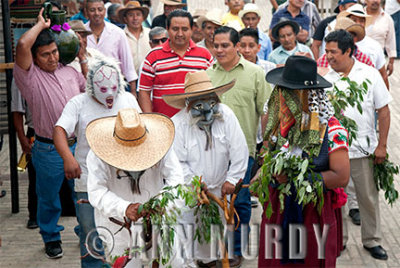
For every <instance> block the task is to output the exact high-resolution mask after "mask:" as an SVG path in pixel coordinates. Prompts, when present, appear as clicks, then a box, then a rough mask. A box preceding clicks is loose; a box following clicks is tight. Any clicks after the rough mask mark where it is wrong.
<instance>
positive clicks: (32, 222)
mask: <svg viewBox="0 0 400 268" xmlns="http://www.w3.org/2000/svg"><path fill="white" fill-rule="evenodd" d="M38 227H39V226H38V225H37V222H36V221H35V220H31V219H29V220H28V223H27V224H26V228H28V229H36V228H38Z"/></svg>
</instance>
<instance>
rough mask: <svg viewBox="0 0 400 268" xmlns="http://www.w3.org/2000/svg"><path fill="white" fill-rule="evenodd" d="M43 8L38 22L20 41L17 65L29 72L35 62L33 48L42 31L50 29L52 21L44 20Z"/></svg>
mask: <svg viewBox="0 0 400 268" xmlns="http://www.w3.org/2000/svg"><path fill="white" fill-rule="evenodd" d="M42 14H43V8H42V9H41V10H40V12H39V16H38V21H37V23H36V24H35V26H33V27H32V28H31V29H30V30H29V31H27V32H26V33H24V34H23V35H22V36H21V38H20V39H19V41H18V44H17V51H16V59H15V62H16V64H17V65H18V66H19V67H21V68H22V69H24V70H28V69H29V67H30V66H31V64H32V61H33V55H32V52H31V48H32V46H33V44H34V43H35V41H36V38H37V37H38V35H39V34H40V32H41V31H43V30H44V29H47V28H49V27H50V20H49V19H48V20H46V21H45V20H44V18H43V16H42Z"/></svg>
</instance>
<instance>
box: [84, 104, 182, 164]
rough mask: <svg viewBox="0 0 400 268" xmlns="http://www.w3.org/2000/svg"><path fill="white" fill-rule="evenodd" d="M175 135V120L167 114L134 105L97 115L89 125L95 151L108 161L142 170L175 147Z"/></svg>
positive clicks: (87, 133)
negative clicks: (143, 110)
mask: <svg viewBox="0 0 400 268" xmlns="http://www.w3.org/2000/svg"><path fill="white" fill-rule="evenodd" d="M174 135H175V127H174V123H173V122H172V120H171V119H170V118H168V117H167V116H165V115H162V114H157V113H142V114H139V113H138V111H137V110H136V109H133V108H127V109H122V110H120V111H119V112H118V115H117V116H111V117H105V118H99V119H96V120H94V121H92V122H90V123H89V125H88V126H87V128H86V138H87V141H88V143H89V146H90V148H91V149H92V151H93V152H94V153H95V154H96V155H97V156H98V157H99V158H100V159H101V160H103V161H104V162H106V163H107V164H109V165H111V166H113V167H115V168H118V169H122V170H126V171H141V170H145V169H148V168H150V167H152V166H154V165H155V164H157V163H158V162H159V161H160V160H161V159H162V158H163V157H164V155H165V154H166V153H167V152H168V150H169V148H170V147H171V145H172V142H173V140H174Z"/></svg>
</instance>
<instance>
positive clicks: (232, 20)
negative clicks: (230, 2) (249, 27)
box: [222, 12, 244, 31]
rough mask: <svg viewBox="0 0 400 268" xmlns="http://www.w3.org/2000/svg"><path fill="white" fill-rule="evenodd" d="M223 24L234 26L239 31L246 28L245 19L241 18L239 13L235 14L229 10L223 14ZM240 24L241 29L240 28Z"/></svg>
mask: <svg viewBox="0 0 400 268" xmlns="http://www.w3.org/2000/svg"><path fill="white" fill-rule="evenodd" d="M238 23H239V24H238ZM222 25H224V26H229V27H232V28H234V29H235V30H237V31H240V30H241V29H243V28H244V24H243V21H242V20H241V19H240V17H239V16H238V15H233V14H232V13H231V12H228V13H226V14H225V15H224V16H223V18H222ZM239 25H240V29H238V28H239Z"/></svg>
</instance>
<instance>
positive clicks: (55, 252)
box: [45, 240, 63, 259]
mask: <svg viewBox="0 0 400 268" xmlns="http://www.w3.org/2000/svg"><path fill="white" fill-rule="evenodd" d="M45 248H46V257H47V258H49V259H58V258H61V257H62V256H63V251H62V248H61V241H60V240H58V241H51V242H47V243H45Z"/></svg>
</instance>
